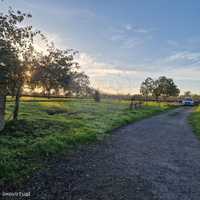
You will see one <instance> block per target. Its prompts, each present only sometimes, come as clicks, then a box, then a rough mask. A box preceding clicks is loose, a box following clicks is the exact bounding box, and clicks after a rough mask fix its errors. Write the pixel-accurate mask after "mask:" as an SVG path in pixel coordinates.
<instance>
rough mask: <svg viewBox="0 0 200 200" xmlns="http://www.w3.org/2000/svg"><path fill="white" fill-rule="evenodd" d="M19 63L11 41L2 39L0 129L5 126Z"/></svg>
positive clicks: (0, 51)
mask: <svg viewBox="0 0 200 200" xmlns="http://www.w3.org/2000/svg"><path fill="white" fill-rule="evenodd" d="M0 37H1V34H0ZM18 64H19V61H18V58H17V55H16V52H15V49H14V48H12V45H11V43H10V42H9V41H7V40H3V39H0V131H1V130H3V128H4V126H5V119H4V116H5V107H6V96H7V95H8V94H9V93H11V91H12V90H13V83H14V76H15V73H14V72H15V70H16V66H18Z"/></svg>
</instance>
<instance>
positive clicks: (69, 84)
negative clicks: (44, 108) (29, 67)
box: [31, 45, 89, 98]
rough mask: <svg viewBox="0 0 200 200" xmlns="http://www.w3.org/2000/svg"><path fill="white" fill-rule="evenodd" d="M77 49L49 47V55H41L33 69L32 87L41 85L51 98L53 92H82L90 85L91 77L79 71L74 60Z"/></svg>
mask: <svg viewBox="0 0 200 200" xmlns="http://www.w3.org/2000/svg"><path fill="white" fill-rule="evenodd" d="M76 53H77V52H76V51H73V50H60V49H57V48H55V47H54V45H53V46H51V47H49V49H48V54H47V55H41V56H40V60H39V62H38V65H37V66H36V67H35V69H34V70H33V71H32V77H31V84H32V89H34V88H36V87H39V88H42V90H43V92H44V93H45V94H46V95H47V96H48V97H49V98H50V95H51V94H52V93H56V94H59V93H60V92H63V93H64V94H65V93H69V92H77V93H78V92H80V91H81V90H83V88H86V87H88V85H89V79H88V77H87V76H86V75H85V74H84V73H81V72H79V71H78V69H79V64H78V63H77V62H75V61H74V55H75V54H76Z"/></svg>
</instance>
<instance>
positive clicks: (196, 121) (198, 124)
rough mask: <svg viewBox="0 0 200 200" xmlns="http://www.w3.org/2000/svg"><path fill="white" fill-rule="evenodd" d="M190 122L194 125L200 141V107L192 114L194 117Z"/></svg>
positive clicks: (191, 117)
mask: <svg viewBox="0 0 200 200" xmlns="http://www.w3.org/2000/svg"><path fill="white" fill-rule="evenodd" d="M190 122H191V124H192V127H193V129H194V132H195V133H196V135H197V136H198V137H199V139H200V106H198V107H197V108H196V109H195V112H194V113H192V115H191V116H190Z"/></svg>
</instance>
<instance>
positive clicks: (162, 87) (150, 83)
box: [140, 76, 180, 100]
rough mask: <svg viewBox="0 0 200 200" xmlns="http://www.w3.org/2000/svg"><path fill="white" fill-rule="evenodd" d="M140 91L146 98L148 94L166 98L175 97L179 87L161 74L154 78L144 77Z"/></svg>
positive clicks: (178, 92)
mask: <svg viewBox="0 0 200 200" xmlns="http://www.w3.org/2000/svg"><path fill="white" fill-rule="evenodd" d="M140 93H141V94H142V95H143V96H144V97H145V99H148V97H149V96H153V97H155V99H156V100H158V99H159V97H162V98H164V99H167V98H168V97H177V96H179V94H180V89H179V88H178V87H177V85H176V84H175V83H174V81H173V79H171V78H167V77H165V76H161V77H159V78H158V79H156V80H154V79H152V78H151V77H148V78H146V79H145V80H144V81H143V82H142V84H141V86H140Z"/></svg>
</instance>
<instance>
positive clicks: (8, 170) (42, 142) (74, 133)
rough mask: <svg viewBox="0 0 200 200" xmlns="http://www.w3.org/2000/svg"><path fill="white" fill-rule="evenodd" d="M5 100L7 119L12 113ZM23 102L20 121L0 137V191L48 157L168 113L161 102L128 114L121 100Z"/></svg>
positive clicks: (11, 108) (9, 105) (9, 124)
mask: <svg viewBox="0 0 200 200" xmlns="http://www.w3.org/2000/svg"><path fill="white" fill-rule="evenodd" d="M9 100H10V101H9V102H8V103H7V109H6V118H7V119H10V116H11V111H12V110H13V102H12V101H11V99H9ZM22 100H23V101H22V102H21V105H20V115H19V121H17V122H12V121H8V122H7V125H6V128H5V130H4V131H3V132H2V133H1V136H0V146H1V149H0V158H1V159H0V186H2V185H5V184H9V183H14V184H18V183H20V182H21V181H22V180H24V179H26V178H28V177H29V176H30V175H31V173H32V172H33V171H35V170H37V169H38V168H40V167H41V166H42V163H43V162H42V160H43V159H44V158H46V157H49V156H52V155H54V154H56V153H62V152H63V153H66V152H68V151H69V150H71V149H73V148H74V147H75V146H76V145H78V144H87V143H90V142H94V141H97V140H101V139H102V138H104V136H106V135H109V134H110V133H111V130H113V129H114V128H117V127H120V126H122V125H125V124H128V123H130V122H134V121H136V120H139V119H142V118H145V117H149V116H152V115H155V114H157V113H160V112H162V111H165V110H167V109H169V108H171V106H169V105H167V104H164V103H160V104H157V103H146V105H145V106H144V107H143V108H141V109H138V110H129V109H128V108H129V102H128V101H122V100H121V101H119V100H103V101H102V102H101V103H95V102H94V101H93V100H88V99H87V100H84V99H82V100H77V99H69V100H66V101H65V102H60V101H59V100H57V101H56V99H53V100H50V101H49V102H48V101H42V100H47V99H44V98H42V99H40V98H34V101H32V102H31V101H30V102H27V99H26V98H23V99H22ZM28 100H31V99H30V98H28ZM40 100H41V101H40Z"/></svg>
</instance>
